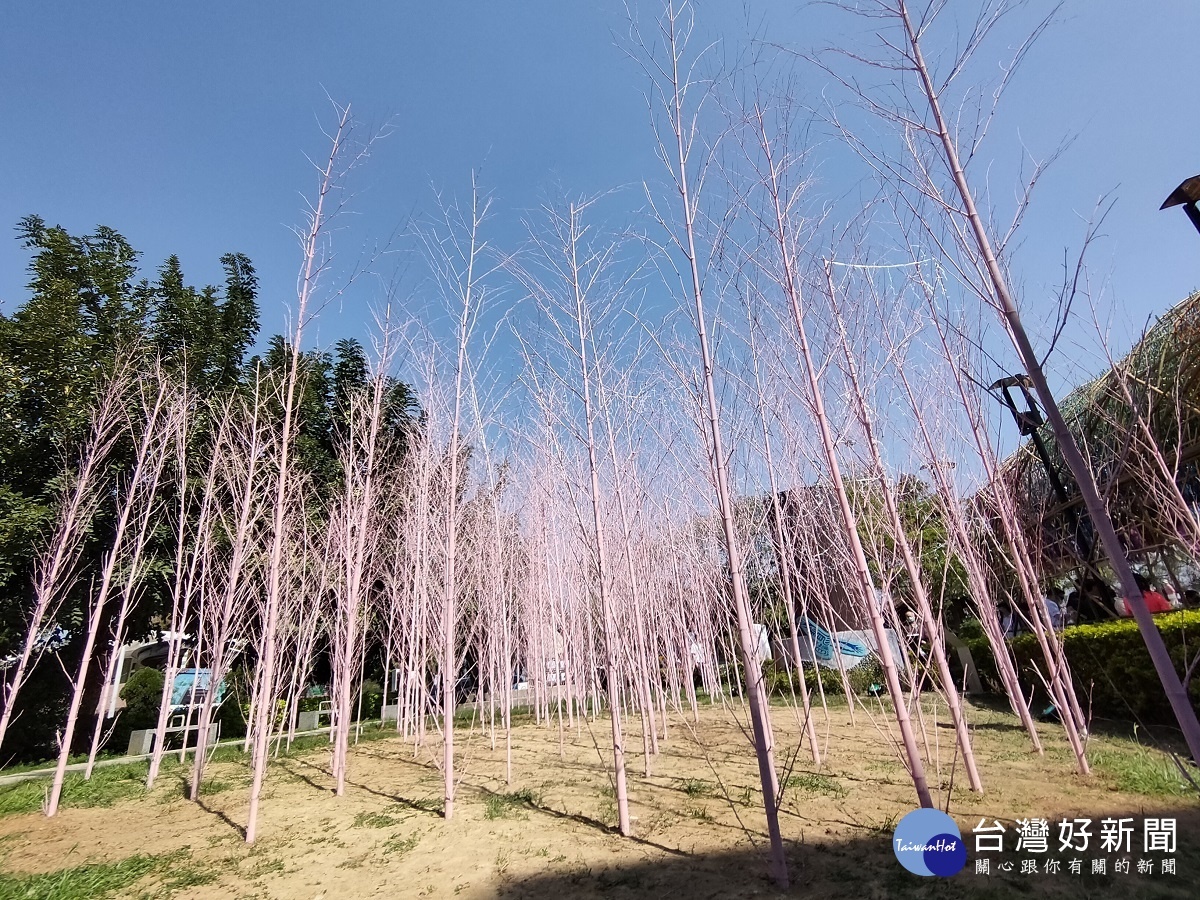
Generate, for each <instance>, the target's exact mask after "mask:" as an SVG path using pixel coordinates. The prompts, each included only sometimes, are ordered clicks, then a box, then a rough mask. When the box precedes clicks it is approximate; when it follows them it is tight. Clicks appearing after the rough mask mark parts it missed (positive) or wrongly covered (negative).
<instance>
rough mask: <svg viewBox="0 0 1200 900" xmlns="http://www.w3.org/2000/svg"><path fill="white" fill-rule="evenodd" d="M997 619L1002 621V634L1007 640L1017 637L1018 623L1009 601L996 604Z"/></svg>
mask: <svg viewBox="0 0 1200 900" xmlns="http://www.w3.org/2000/svg"><path fill="white" fill-rule="evenodd" d="M996 618H997V619H999V620H1000V633H1001V634H1003V635H1004V636H1005V637H1006V638H1010V637H1013V636H1015V635H1016V633H1017V630H1016V622H1015V621H1014V618H1013V611H1012V607H1011V606H1009V604H1008V601H1003V600H1002V601H1001V602H1000V603H998V604H996Z"/></svg>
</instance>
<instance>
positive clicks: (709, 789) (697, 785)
mask: <svg viewBox="0 0 1200 900" xmlns="http://www.w3.org/2000/svg"><path fill="white" fill-rule="evenodd" d="M679 786H680V788H681V789H682V790H683V792H684V793H685V794H687V795H688V796H689V797H691V798H692V799H695V798H696V797H711V796H712V795H713V786H712V785H711V784H709V783H708V782H707V781H705V780H704V779H702V778H684V779H682V781H681V782H680V785H679Z"/></svg>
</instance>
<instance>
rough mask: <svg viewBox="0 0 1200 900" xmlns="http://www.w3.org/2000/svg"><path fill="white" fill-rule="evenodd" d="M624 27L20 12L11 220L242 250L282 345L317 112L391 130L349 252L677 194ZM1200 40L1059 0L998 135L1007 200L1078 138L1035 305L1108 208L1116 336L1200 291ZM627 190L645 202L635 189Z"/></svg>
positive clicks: (1175, 20)
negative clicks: (446, 222)
mask: <svg viewBox="0 0 1200 900" xmlns="http://www.w3.org/2000/svg"><path fill="white" fill-rule="evenodd" d="M634 5H635V6H636V7H638V8H639V9H640V11H641V14H642V15H643V16H651V15H653V14H654V13H655V11H656V10H657V8H658V4H657V3H635V4H634ZM953 5H954V4H952V6H953ZM1031 6H1032V7H1033V8H1037V7H1039V6H1045V5H1044V4H1037V3H1034V4H1031ZM1047 8H1048V7H1047ZM697 9H698V15H699V21H700V25H701V27H702V29H703V30H704V32H705V33H706V34H707V35H709V36H715V37H720V38H722V39H724V40H726V41H727V42H730V43H732V42H736V41H737V40H738V39H740V38H741V37H742V36H743V35H744V34H745V33H746V26H745V22H746V21H747V20H749V21H751V22H753V23H754V24H755V28H756V29H757V30H758V31H759V33H762V34H766V35H768V36H769V37H770V39H771V40H772V41H776V42H779V43H782V44H786V45H788V46H795V47H798V48H805V47H813V46H820V45H824V44H837V43H840V42H844V41H846V40H857V39H859V38H860V37H861V35H860V34H857V33H856V32H855V29H856V28H859V27H860V25H859V24H858V23H855V22H852V21H847V20H845V19H844V18H839V17H836V16H834V15H833V14H832V13H831V12H830V11H829V10H827V9H825V8H823V7H820V6H814V5H807V4H803V3H792V2H767V0H748V2H747V3H746V5H745V6H744V7H743V5H742V4H740V3H733V2H721V3H718V2H701V3H699V4H698V7H697ZM625 28H626V25H625V14H624V7H623V5H622V4H621V3H619V2H615V0H570V2H563V0H490V2H485V0H473V2H472V0H440V2H434V3H413V2H390V3H389V2H360V0H348V2H341V3H337V4H331V3H315V2H310V0H288V2H262V3H245V2H241V3H235V2H228V0H215V2H209V3H204V4H178V3H162V2H135V0H126V2H121V3H109V4H97V3H88V4H83V3H70V4H68V3H64V2H61V0H58V2H53V0H51V2H37V3H35V2H13V3H10V4H8V5H7V6H6V12H5V17H4V22H3V24H2V25H0V121H3V122H4V123H5V124H6V126H7V127H6V128H5V133H6V139H5V140H4V141H3V142H0V171H2V172H3V176H2V180H0V225H8V226H12V225H15V223H16V222H17V220H18V219H19V218H21V217H22V216H24V215H27V214H29V213H38V214H39V215H41V216H43V217H44V218H46V219H47V220H48V221H50V222H52V223H56V224H62V225H64V226H66V227H67V228H68V229H70V230H72V231H86V230H90V229H91V228H92V227H93V226H94V225H96V224H98V223H103V224H107V225H111V226H112V227H114V228H116V229H117V230H119V231H121V232H122V233H123V234H125V235H126V237H128V238H129V239H130V241H131V242H132V243H133V244H134V246H135V247H137V248H138V249H140V250H141V251H143V253H144V257H143V263H144V264H145V265H147V266H148V267H155V266H157V265H158V264H159V263H160V262H161V261H162V259H163V258H164V257H165V256H167V255H168V254H170V253H177V254H178V255H179V256H180V257H181V259H182V260H183V264H184V270H185V273H186V274H187V276H188V279H189V281H191V282H193V283H196V284H202V283H205V282H208V281H213V280H217V279H219V278H220V269H219V266H218V263H217V260H218V257H219V256H220V255H221V254H222V253H224V252H227V251H230V250H236V251H240V252H243V253H246V254H247V255H249V256H250V257H251V259H253V260H254V262H255V264H256V265H257V267H258V269H259V272H260V276H261V278H262V283H263V296H262V303H263V307H264V315H263V319H264V323H263V324H264V331H266V332H270V331H273V330H277V329H279V328H280V326H281V323H282V314H281V312H280V310H281V308H282V303H283V302H286V301H287V300H288V299H290V298H291V297H292V296H293V292H294V283H295V272H296V268H297V265H298V250H297V248H296V244H295V241H294V239H293V238H292V236H291V235H290V233H289V232H288V230H287V226H289V225H293V224H295V223H297V222H298V220H299V215H300V192H301V191H304V190H307V189H309V188H310V187H311V186H312V181H313V179H312V175H311V172H310V170H309V168H308V163H307V162H306V161H305V158H304V153H306V152H307V153H312V154H320V153H321V152H323V150H324V149H325V147H324V139H323V138H322V136H321V134H320V132H319V130H318V122H319V121H325V122H327V121H328V119H329V107H328V104H327V101H326V98H325V95H326V92H328V94H329V95H330V96H332V97H333V98H335V99H337V100H339V101H342V102H350V103H352V104H353V106H354V108H355V110H356V111H357V113H358V115H359V116H360V117H361V119H362V120H363V122H364V123H365V124H367V125H370V124H371V123H382V122H384V121H389V120H390V121H391V122H392V124H393V126H394V131H393V134H392V135H391V136H390V137H389V138H388V139H387V140H386V141H384V142H382V143H381V144H379V145H378V146H377V148H376V152H375V154H374V157H373V159H372V160H371V162H370V163H369V165H368V166H367V167H366V168H365V169H364V170H363V171H362V172H361V173H360V176H359V178H358V180H357V182H356V183H355V187H356V188H357V189H358V190H359V191H360V194H359V197H358V199H357V200H356V201H355V203H354V210H355V215H354V216H353V217H352V218H350V219H347V220H345V230H344V232H342V233H341V234H340V235H339V238H338V239H339V246H340V248H341V252H342V253H343V254H344V255H347V256H353V255H354V254H355V253H356V252H357V251H358V249H359V248H360V247H361V246H363V245H365V244H368V243H370V242H373V241H378V240H383V239H385V238H386V237H387V236H388V235H389V234H391V233H392V232H393V231H394V230H395V229H396V227H397V226H398V225H400V224H401V223H403V222H404V221H405V220H406V219H407V218H408V217H409V216H411V215H413V214H420V213H421V212H423V211H428V210H430V209H431V207H432V203H431V198H432V196H433V194H432V188H434V187H437V188H440V189H443V190H445V191H447V192H448V193H461V192H462V191H464V190H465V188H466V187H467V185H468V184H469V178H470V172H471V170H472V169H481V170H482V180H483V182H484V183H485V184H486V185H487V186H489V187H490V188H491V189H492V190H493V191H494V194H495V199H496V208H497V210H498V211H499V214H498V218H497V220H496V223H495V232H494V234H493V237H494V238H495V239H496V240H497V241H498V242H499V243H501V244H507V245H510V246H511V245H515V244H516V243H517V242H519V240H520V236H521V234H520V229H519V226H518V220H519V217H520V215H521V212H522V211H523V210H526V209H530V208H532V207H535V206H536V205H537V204H538V202H539V201H540V200H541V199H543V198H544V196H545V195H546V193H547V192H548V191H553V190H554V186H555V185H557V184H561V185H562V186H563V187H564V188H565V189H566V190H567V191H568V192H570V193H592V192H596V191H600V190H604V189H607V188H611V187H614V186H618V185H627V184H631V183H632V184H636V183H638V182H640V181H641V180H642V179H643V178H648V179H652V180H655V179H660V178H661V174H662V173H661V170H660V169H659V168H658V166H657V163H656V161H655V160H654V157H653V152H652V145H651V140H650V131H649V126H648V119H647V114H646V110H645V104H644V101H643V99H642V94H641V91H642V88H643V81H642V77H641V75H640V73H639V72H638V70H637V68H636V67H635V66H634V64H633V63H632V62H630V61H629V60H628V59H627V58H626V56H625V54H624V52H623V51H622V49H621V48H620V47H618V46H617V45H616V44H615V43H614V40H613V32H617V33H621V32H624V30H625ZM1198 31H1200V5H1198V4H1195V3H1194V2H1190V0H1155V2H1152V3H1148V4H1137V5H1135V4H1129V3H1123V2H1117V0H1089V2H1085V0H1068V2H1067V3H1066V5H1065V6H1064V8H1063V11H1062V14H1061V16H1060V21H1059V22H1058V23H1057V24H1056V25H1055V26H1054V27H1052V28H1051V30H1050V31H1049V32H1048V33H1047V34H1046V36H1045V37H1044V38H1043V40H1042V42H1041V44H1040V45H1039V46H1038V47H1037V49H1036V50H1035V52H1034V54H1033V55H1032V56H1031V58H1030V60H1029V63H1028V65H1027V66H1026V68H1025V69H1024V70H1023V72H1022V73H1021V75H1020V78H1019V79H1018V81H1017V83H1016V85H1015V86H1014V88H1013V90H1012V92H1011V93H1010V95H1009V97H1008V99H1007V101H1006V104H1007V105H1006V106H1005V109H1004V113H1003V115H1002V116H1001V118H1000V119H999V120H998V121H997V123H996V126H995V128H994V130H993V137H994V140H995V146H996V148H997V153H998V154H999V158H1000V159H1001V160H1002V162H1001V163H998V164H997V167H996V169H995V172H994V175H993V178H992V180H991V187H992V190H993V191H994V192H995V194H996V196H997V198H998V199H999V200H1001V201H1003V200H1004V199H1005V198H1007V197H1009V196H1011V194H1012V192H1013V190H1014V189H1015V186H1014V185H1012V183H1011V181H1009V179H1008V175H1009V169H1008V168H1007V163H1006V162H1004V160H1008V161H1011V159H1012V155H1011V154H1012V153H1014V152H1015V151H1017V150H1019V148H1020V147H1022V146H1025V147H1028V148H1029V150H1030V151H1031V152H1033V153H1034V154H1037V155H1045V154H1047V153H1049V152H1050V151H1052V150H1053V149H1054V148H1055V147H1056V146H1058V145H1059V144H1060V143H1061V142H1062V141H1063V140H1064V139H1065V138H1068V137H1071V136H1074V141H1073V143H1072V144H1071V146H1070V147H1069V148H1068V150H1067V152H1066V153H1065V155H1064V156H1063V158H1062V160H1061V161H1060V162H1059V163H1058V164H1057V165H1056V167H1055V168H1054V169H1052V170H1051V172H1050V173H1049V175H1048V176H1047V178H1046V181H1045V183H1044V185H1043V186H1042V187H1041V190H1040V193H1039V194H1038V196H1037V200H1036V206H1035V208H1034V213H1033V214H1032V215H1031V218H1030V220H1029V228H1028V231H1027V233H1026V235H1025V243H1024V245H1023V249H1022V256H1021V257H1020V259H1019V261H1020V262H1021V263H1022V266H1021V268H1020V269H1019V272H1020V276H1021V281H1022V283H1023V286H1024V289H1025V291H1026V295H1027V297H1033V298H1035V299H1036V298H1037V297H1038V296H1041V295H1043V294H1046V293H1048V292H1049V290H1050V289H1051V287H1052V285H1053V282H1054V280H1055V279H1056V278H1057V277H1058V274H1059V273H1058V270H1057V266H1058V264H1059V262H1060V260H1061V256H1062V252H1063V248H1064V247H1065V246H1071V245H1073V246H1077V245H1078V242H1079V237H1080V235H1081V233H1082V230H1083V225H1082V219H1081V217H1086V216H1087V215H1088V214H1089V213H1090V212H1091V210H1092V208H1093V205H1094V204H1095V202H1096V200H1097V198H1099V197H1100V196H1101V195H1105V194H1108V195H1110V196H1111V197H1112V198H1113V199H1114V200H1115V201H1116V203H1115V206H1114V207H1113V210H1112V213H1111V214H1110V216H1109V218H1108V220H1107V222H1106V227H1105V228H1104V229H1103V232H1104V235H1105V238H1104V239H1103V240H1102V241H1100V242H1099V243H1098V244H1097V245H1096V247H1095V248H1094V251H1093V255H1092V257H1091V264H1092V266H1093V269H1094V271H1095V272H1096V273H1097V275H1098V276H1099V277H1101V278H1107V277H1109V276H1111V297H1112V298H1113V300H1114V301H1115V303H1116V305H1117V309H1118V311H1119V312H1118V319H1119V321H1121V322H1123V323H1126V324H1128V323H1133V324H1134V325H1140V324H1141V323H1142V322H1144V321H1145V319H1146V318H1147V317H1148V316H1151V315H1154V314H1156V313H1160V312H1161V311H1162V310H1164V309H1165V308H1166V307H1168V306H1169V305H1170V304H1171V303H1173V302H1174V301H1176V300H1178V299H1180V298H1181V297H1182V296H1184V295H1185V294H1186V293H1187V292H1188V291H1190V290H1191V289H1193V288H1195V287H1196V286H1197V285H1198V284H1200V278H1198V277H1197V272H1200V235H1197V234H1195V233H1194V232H1193V231H1192V230H1191V229H1190V226H1189V225H1188V223H1187V221H1186V219H1185V218H1184V216H1183V214H1182V212H1180V211H1178V210H1174V211H1169V212H1159V211H1158V205H1159V203H1160V202H1161V201H1162V199H1163V198H1164V197H1165V196H1166V194H1167V193H1168V192H1169V191H1170V190H1171V189H1172V188H1173V187H1174V186H1175V185H1176V184H1177V183H1178V182H1179V181H1181V180H1182V179H1183V178H1185V177H1187V176H1190V175H1194V174H1197V173H1198V172H1200V153H1197V148H1200V122H1198V121H1197V118H1196V117H1195V116H1194V114H1193V112H1192V110H1193V108H1194V103H1193V102H1192V100H1193V94H1192V88H1191V84H1192V83H1193V81H1194V70H1193V68H1192V67H1191V65H1190V64H1189V62H1188V60H1187V56H1186V49H1185V48H1184V47H1183V46H1181V39H1180V36H1181V35H1189V34H1195V33H1197V32H1198ZM799 84H800V85H801V89H802V92H803V93H804V94H805V95H806V96H808V97H810V98H814V99H815V98H817V97H819V96H820V94H821V92H822V90H823V89H824V85H823V84H822V83H821V79H820V78H819V76H818V75H816V74H815V73H814V72H812V71H806V72H802V74H801V78H800V81H799ZM1005 153H1007V154H1009V156H1007V157H1006V156H1004V154H1005ZM862 175H863V173H862V171H861V170H860V169H858V168H856V167H854V166H852V165H848V164H846V163H845V161H844V160H840V158H839V155H838V154H836V153H831V155H830V158H829V160H828V161H827V162H824V163H823V164H822V165H821V166H820V167H819V176H820V180H819V183H818V190H820V191H823V192H826V193H827V194H828V196H830V197H831V198H836V197H845V196H847V195H854V194H855V192H856V190H857V188H856V184H857V183H858V179H861V178H862ZM872 190H873V189H872ZM627 196H628V197H629V205H630V208H633V207H634V206H636V205H638V202H639V197H638V192H637V191H635V190H631V191H629V192H627ZM4 233H5V232H4V230H3V229H2V228H0V235H3V234H4ZM25 263H26V256H25V254H24V252H23V251H22V250H21V248H20V247H19V246H18V244H17V242H16V241H15V240H13V239H2V240H0V301H2V302H3V307H2V308H3V309H4V310H5V311H6V312H11V311H12V309H13V308H14V307H15V306H16V305H17V304H18V303H19V302H20V301H21V299H22V298H23V297H24V282H25V280H26V274H25V271H24V266H25ZM365 321H366V312H365V308H364V307H363V305H362V304H361V303H355V304H347V305H346V306H345V307H344V308H343V310H342V311H341V313H340V315H338V314H337V313H336V312H333V311H331V313H330V314H328V315H326V316H325V317H324V318H323V320H322V322H321V325H320V332H319V335H318V339H319V340H320V341H321V342H322V343H328V342H329V341H332V340H334V339H336V338H338V337H341V336H344V335H347V334H362V333H363V332H364V331H365V324H364V323H365Z"/></svg>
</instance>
